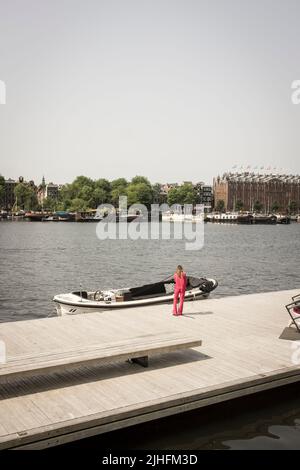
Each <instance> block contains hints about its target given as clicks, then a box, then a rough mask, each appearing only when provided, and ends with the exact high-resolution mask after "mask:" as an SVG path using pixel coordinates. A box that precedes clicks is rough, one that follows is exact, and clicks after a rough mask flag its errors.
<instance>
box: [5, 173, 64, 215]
mask: <svg viewBox="0 0 300 470" xmlns="http://www.w3.org/2000/svg"><path fill="white" fill-rule="evenodd" d="M19 183H24V178H23V177H22V176H20V177H19V178H18V180H13V179H11V178H9V179H7V180H5V184H4V196H3V201H2V208H3V209H5V210H8V211H10V210H12V209H13V208H14V205H15V202H16V196H15V188H16V186H17V184H19ZM26 184H27V185H29V186H31V187H32V188H33V189H34V190H35V191H36V194H37V199H38V203H39V204H41V205H42V204H43V201H44V200H45V199H46V198H53V199H57V198H58V194H59V191H60V189H61V188H62V185H58V184H54V183H47V184H46V182H45V178H44V177H43V180H42V183H41V184H40V185H38V186H36V185H35V183H34V181H32V180H31V181H29V182H26Z"/></svg>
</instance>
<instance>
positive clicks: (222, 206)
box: [216, 199, 225, 212]
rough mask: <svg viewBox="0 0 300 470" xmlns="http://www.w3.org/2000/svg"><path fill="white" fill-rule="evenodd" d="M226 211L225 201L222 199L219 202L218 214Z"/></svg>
mask: <svg viewBox="0 0 300 470" xmlns="http://www.w3.org/2000/svg"><path fill="white" fill-rule="evenodd" d="M224 209H225V202H224V201H223V199H220V200H219V201H218V202H217V206H216V210H217V211H218V212H223V211H224Z"/></svg>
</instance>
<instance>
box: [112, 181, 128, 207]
mask: <svg viewBox="0 0 300 470" xmlns="http://www.w3.org/2000/svg"><path fill="white" fill-rule="evenodd" d="M127 186H128V182H127V181H126V179H125V178H118V179H116V180H113V181H112V182H111V183H110V187H111V192H110V200H111V203H112V204H113V205H114V206H115V207H116V206H118V205H119V198H120V197H121V196H126V195H127Z"/></svg>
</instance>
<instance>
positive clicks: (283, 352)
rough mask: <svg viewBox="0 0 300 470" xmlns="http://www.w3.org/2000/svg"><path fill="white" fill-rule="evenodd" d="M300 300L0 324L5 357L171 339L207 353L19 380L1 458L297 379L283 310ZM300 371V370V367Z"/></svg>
mask: <svg viewBox="0 0 300 470" xmlns="http://www.w3.org/2000/svg"><path fill="white" fill-rule="evenodd" d="M297 293H298V291H295V290H291V291H281V292H271V293H264V294H253V295H243V296H236V297H226V298H220V299H214V298H211V299H206V300H200V301H194V302H188V303H186V304H185V315H184V316H183V317H174V316H172V315H171V306H170V305H162V306H155V307H143V308H135V309H131V310H118V311H107V312H103V313H90V314H86V315H74V316H66V317H55V318H45V319H37V320H28V321H21V322H11V323H2V324H0V340H1V341H3V342H4V343H5V345H6V352H7V358H8V359H9V360H12V359H14V360H18V359H20V358H23V357H38V356H39V355H47V354H49V353H53V352H55V353H59V354H63V353H64V351H69V350H70V348H72V349H74V348H77V349H78V351H85V350H88V349H89V348H91V347H92V346H93V345H99V344H101V345H103V344H109V343H110V342H111V341H112V340H113V341H114V342H119V343H120V344H122V343H123V342H124V343H126V344H129V343H130V342H134V341H137V339H139V341H141V340H142V339H143V337H145V339H147V337H149V335H164V334H166V333H168V334H169V333H170V332H171V333H172V334H174V335H175V336H176V335H180V334H182V335H183V336H187V337H188V336H193V337H199V339H200V340H202V346H201V347H196V348H193V349H187V350H183V351H173V352H172V351H169V352H167V353H161V354H157V355H155V356H153V357H152V358H151V361H150V364H149V367H148V368H145V369H144V368H141V367H140V366H139V365H138V364H130V363H128V362H125V361H122V360H121V361H120V360H115V361H114V362H111V363H110V362H108V363H105V364H99V365H98V364H95V363H92V364H88V365H80V364H79V365H78V367H75V368H72V369H70V370H65V369H64V370H61V371H60V370H58V371H55V372H48V373H47V374H38V375H34V376H28V377H26V376H24V377H22V376H21V377H20V376H18V377H15V378H13V379H12V380H10V381H8V382H5V383H1V384H0V449H5V448H35V449H36V448H45V447H48V446H55V445H59V444H63V443H66V442H71V441H75V440H78V439H81V438H85V437H88V436H93V435H97V434H100V433H104V432H108V431H112V430H114V429H120V428H124V427H127V426H131V425H134V424H138V423H142V422H146V421H150V420H153V419H157V418H160V417H165V416H170V415H173V414H176V413H181V412H184V411H188V410H192V409H196V408H199V407H204V406H208V405H210V404H214V403H218V402H221V401H225V400H230V399H232V398H236V397H241V396H245V395H248V394H251V393H255V392H257V391H262V390H267V389H270V388H274V387H279V386H281V385H285V384H288V383H293V382H297V381H299V380H300V364H299V363H298V364H297V363H296V362H297V361H295V358H297V357H298V358H299V357H300V353H299V354H295V352H297V351H296V349H295V347H297V346H298V347H299V351H300V344H296V341H297V340H298V341H300V335H299V333H296V331H295V329H292V328H287V326H288V323H289V318H288V315H287V312H286V310H285V308H284V305H285V304H287V303H288V302H289V301H290V298H291V296H292V295H295V294H297ZM299 362H300V361H299Z"/></svg>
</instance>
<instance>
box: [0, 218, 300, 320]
mask: <svg viewBox="0 0 300 470" xmlns="http://www.w3.org/2000/svg"><path fill="white" fill-rule="evenodd" d="M184 244H185V242H184V241H182V240H164V241H163V240H160V241H158V240H137V241H132V240H122V241H118V240H104V241H101V240H98V238H97V237H96V224H74V223H51V222H48V223H40V222H35V223H34V222H31V223H30V222H3V221H2V222H0V259H1V265H0V322H3V321H11V320H23V319H29V318H35V317H46V316H49V315H53V314H55V310H54V305H53V303H52V301H51V299H52V298H53V296H54V295H55V294H59V293H63V292H70V291H72V290H76V289H78V288H79V286H80V283H81V284H82V287H83V289H86V288H87V289H99V288H109V287H124V286H128V285H129V286H130V285H139V284H141V283H147V282H151V281H156V280H157V281H158V280H160V279H164V278H165V277H166V276H168V275H169V274H171V273H173V272H174V268H175V266H176V265H177V264H182V265H183V266H184V268H185V269H186V271H187V272H189V273H195V274H200V275H202V276H205V277H206V276H207V277H213V278H216V279H217V280H218V281H219V287H218V289H217V291H216V292H215V293H214V295H216V296H223V295H236V294H244V293H251V292H263V291H272V290H282V289H292V288H297V287H298V286H299V287H300V269H299V254H300V224H296V223H295V224H291V225H289V226H281V225H278V226H240V225H217V224H206V225H205V243H204V248H203V249H202V250H201V251H186V250H185V249H184Z"/></svg>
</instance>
